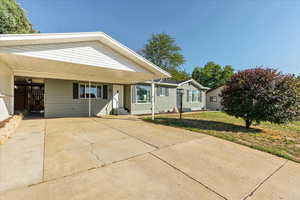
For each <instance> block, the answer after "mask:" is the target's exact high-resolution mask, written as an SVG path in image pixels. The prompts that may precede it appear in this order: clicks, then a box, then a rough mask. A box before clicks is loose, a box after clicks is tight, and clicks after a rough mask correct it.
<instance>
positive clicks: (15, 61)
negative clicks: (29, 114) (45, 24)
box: [0, 32, 170, 120]
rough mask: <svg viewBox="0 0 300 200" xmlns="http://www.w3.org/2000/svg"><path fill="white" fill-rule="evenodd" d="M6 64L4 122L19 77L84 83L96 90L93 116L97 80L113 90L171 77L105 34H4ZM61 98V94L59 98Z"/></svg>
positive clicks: (0, 47)
mask: <svg viewBox="0 0 300 200" xmlns="http://www.w3.org/2000/svg"><path fill="white" fill-rule="evenodd" d="M0 68H1V72H0V77H1V78H0V81H1V82H0V98H1V99H0V100H1V101H0V103H1V102H2V105H1V108H5V109H1V111H0V112H1V113H0V120H1V117H2V118H5V116H8V115H9V114H10V115H12V114H13V113H14V97H15V95H14V88H15V82H14V80H15V77H24V78H29V79H43V80H70V81H77V82H84V83H85V84H86V85H88V86H86V87H87V88H88V89H89V92H90V93H89V97H88V115H89V116H91V115H92V114H93V113H92V111H91V104H92V102H91V84H94V83H101V84H110V86H111V88H110V90H111V91H113V88H114V87H116V86H118V85H124V84H133V83H137V82H143V81H146V80H154V79H159V78H168V77H170V75H169V74H168V73H167V72H165V71H164V70H162V69H160V68H159V67H157V66H156V65H154V64H152V63H150V62H149V61H147V60H146V59H144V58H143V57H141V56H139V55H138V54H137V53H135V52H134V51H132V50H130V49H129V48H127V47H126V46H124V45H122V44H120V43H119V42H117V41H116V40H114V39H112V38H111V37H109V36H108V35H106V34H104V33H102V32H96V33H60V34H20V35H19V34H17V35H1V36H0ZM45 88H47V85H46V84H45ZM152 88H153V89H154V83H153V87H152ZM56 90H60V88H59V87H57V89H56ZM45 93H47V90H46V91H45ZM118 93H119V91H118ZM153 93H154V92H153ZM49 95H50V94H49ZM49 95H48V99H51V96H49ZM114 95H116V94H112V96H111V100H112V99H113V98H114ZM61 96H62V95H57V96H56V99H59V98H62V97H61ZM48 99H45V100H48ZM54 103H56V102H54ZM64 104H67V103H64ZM152 104H154V100H153V101H152ZM61 105H62V103H61ZM45 106H47V105H45ZM153 107H154V106H153ZM152 111H153V112H154V109H153V110H152Z"/></svg>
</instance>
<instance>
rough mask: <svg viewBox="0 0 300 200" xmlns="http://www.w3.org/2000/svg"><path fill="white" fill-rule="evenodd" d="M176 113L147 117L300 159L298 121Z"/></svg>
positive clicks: (205, 113)
mask: <svg viewBox="0 0 300 200" xmlns="http://www.w3.org/2000/svg"><path fill="white" fill-rule="evenodd" d="M183 118H184V119H183V120H179V115H158V116H156V119H155V120H154V121H151V120H150V118H144V120H146V121H150V122H154V123H159V124H164V125H168V126H175V127H180V128H184V129H188V130H191V131H195V132H200V133H205V134H208V135H212V136H215V137H218V138H222V139H225V140H229V141H232V142H235V143H238V144H242V145H246V146H249V147H252V148H255V149H258V150H262V151H265V152H269V153H272V154H274V155H277V156H280V157H284V158H287V159H289V160H293V161H296V162H300V122H299V121H295V122H291V123H289V124H284V125H276V124H271V123H267V122H266V123H262V124H260V125H252V127H251V128H250V129H246V128H245V127H244V121H243V120H241V119H237V118H235V117H231V116H229V115H227V114H225V113H222V112H199V113H185V114H184V115H183Z"/></svg>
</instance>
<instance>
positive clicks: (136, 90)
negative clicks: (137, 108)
mask: <svg viewBox="0 0 300 200" xmlns="http://www.w3.org/2000/svg"><path fill="white" fill-rule="evenodd" d="M138 86H144V87H149V88H150V100H149V102H138V94H137V93H138V89H137V87H138ZM151 95H152V94H151V86H148V85H135V103H136V104H151V99H152V98H151Z"/></svg>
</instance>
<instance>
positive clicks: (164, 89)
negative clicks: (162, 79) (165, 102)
mask: <svg viewBox="0 0 300 200" xmlns="http://www.w3.org/2000/svg"><path fill="white" fill-rule="evenodd" d="M157 89H158V91H159V93H158V94H159V95H158V96H159V97H165V96H167V95H166V94H167V87H162V86H158V87H157Z"/></svg>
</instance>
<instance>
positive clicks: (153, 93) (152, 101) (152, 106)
mask: <svg viewBox="0 0 300 200" xmlns="http://www.w3.org/2000/svg"><path fill="white" fill-rule="evenodd" d="M154 88H155V87H154V81H153V80H152V82H151V108H152V109H151V112H152V120H154V114H155V110H154V108H155V100H154V95H155V91H154Z"/></svg>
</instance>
